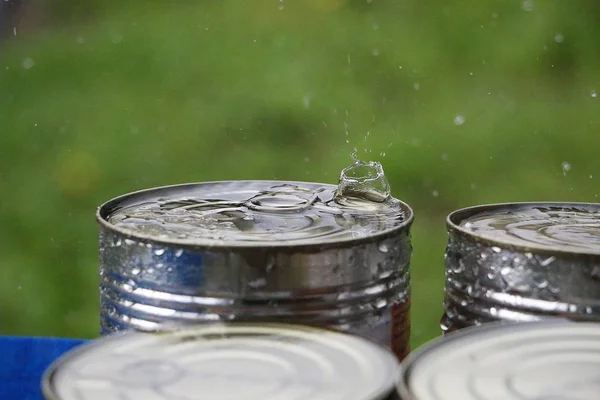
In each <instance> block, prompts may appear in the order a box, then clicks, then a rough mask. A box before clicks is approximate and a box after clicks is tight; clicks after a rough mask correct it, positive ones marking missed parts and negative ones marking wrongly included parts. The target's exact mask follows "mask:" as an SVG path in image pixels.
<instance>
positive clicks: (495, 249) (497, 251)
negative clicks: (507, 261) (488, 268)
mask: <svg viewBox="0 0 600 400" xmlns="http://www.w3.org/2000/svg"><path fill="white" fill-rule="evenodd" d="M492 251H493V252H494V253H500V252H501V251H502V249H501V248H500V247H497V246H492Z"/></svg>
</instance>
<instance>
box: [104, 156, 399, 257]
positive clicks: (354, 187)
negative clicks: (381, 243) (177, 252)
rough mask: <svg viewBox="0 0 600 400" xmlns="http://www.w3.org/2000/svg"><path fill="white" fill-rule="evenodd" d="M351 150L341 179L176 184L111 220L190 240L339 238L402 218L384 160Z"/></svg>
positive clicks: (125, 226) (368, 232)
mask: <svg viewBox="0 0 600 400" xmlns="http://www.w3.org/2000/svg"><path fill="white" fill-rule="evenodd" d="M354 157H355V158H356V160H357V161H356V162H355V164H354V165H353V166H351V167H348V168H346V169H345V171H346V172H343V173H342V176H343V179H341V181H342V183H343V184H342V185H341V187H340V186H338V187H336V186H334V185H322V184H316V183H315V184H304V183H303V184H297V183H292V182H289V183H288V182H285V183H284V182H279V183H277V182H271V181H253V182H240V183H228V182H223V183H218V184H212V185H208V184H207V185H198V187H197V188H193V190H190V191H189V193H187V196H185V197H184V196H182V194H181V193H178V192H176V193H177V194H176V195H175V197H170V196H165V197H164V198H155V199H146V200H144V201H145V202H143V203H138V204H134V205H132V206H128V207H125V208H121V209H117V210H116V211H115V212H114V213H113V214H111V215H110V216H109V217H108V222H109V223H111V224H113V225H116V226H118V227H120V228H122V229H125V230H127V231H130V232H134V233H139V234H143V235H145V236H152V237H155V238H158V239H164V240H173V239H176V240H179V241H186V242H193V243H197V242H199V241H201V242H205V241H211V242H212V241H218V242H221V241H236V242H273V241H277V242H287V243H291V242H294V241H302V242H304V241H306V240H321V241H322V240H327V239H332V240H341V239H344V238H348V237H364V236H368V235H371V234H374V233H377V232H379V231H381V230H387V229H390V228H392V227H394V226H397V225H398V224H399V223H401V222H403V221H404V219H405V217H406V214H405V213H404V210H403V208H402V207H401V206H400V205H399V202H398V201H392V200H391V199H390V200H389V201H386V200H388V198H389V196H390V195H389V185H388V184H387V181H386V180H385V177H383V169H382V168H381V165H379V163H362V162H361V161H358V158H357V156H356V154H354ZM377 166H378V167H377ZM356 168H359V169H360V168H362V169H363V170H364V171H366V174H367V175H366V177H363V176H362V175H361V173H359V172H358V171H356V170H355V169H356ZM369 176H370V177H369ZM338 192H339V193H338ZM162 251H163V249H157V252H155V254H156V255H157V256H161V255H162V254H159V253H161V252H162Z"/></svg>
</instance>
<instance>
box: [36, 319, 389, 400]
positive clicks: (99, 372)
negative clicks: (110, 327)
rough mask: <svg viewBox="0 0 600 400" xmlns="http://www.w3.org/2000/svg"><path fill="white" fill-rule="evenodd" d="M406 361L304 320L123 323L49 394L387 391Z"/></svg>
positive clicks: (159, 398) (79, 399)
mask: <svg viewBox="0 0 600 400" xmlns="http://www.w3.org/2000/svg"><path fill="white" fill-rule="evenodd" d="M398 368H399V364H398V361H397V360H396V357H395V356H394V355H393V354H392V353H391V352H390V351H389V350H386V349H385V348H383V347H381V346H379V345H377V344H375V343H372V342H371V341H369V340H366V339H364V338H361V337H358V336H354V335H348V334H344V333H340V332H334V331H331V330H324V329H318V328H313V327H307V326H299V325H283V324H264V325H263V324H246V323H226V324H222V323H212V324H196V325H193V326H182V327H178V328H174V329H167V330H161V329H159V330H158V331H156V332H140V331H126V332H118V333H114V334H112V335H109V336H105V337H103V338H101V339H97V340H95V341H92V342H91V343H89V344H85V345H83V346H80V347H78V348H76V349H74V350H72V351H71V352H69V353H67V354H65V355H64V356H62V357H61V358H59V359H58V360H57V361H55V362H54V364H52V365H51V366H50V367H49V368H48V369H47V370H46V372H45V373H44V376H43V382H42V389H43V393H44V396H45V398H46V400H105V399H116V398H118V399H148V400H175V399H192V398H194V399H199V398H201V399H215V400H217V399H246V400H253V399H256V400H263V399H273V400H276V399H282V400H284V399H285V400H288V399H296V400H303V399H307V400H308V399H320V400H382V399H387V398H388V396H389V395H390V394H391V393H394V392H395V390H394V386H395V382H396V378H397V376H398Z"/></svg>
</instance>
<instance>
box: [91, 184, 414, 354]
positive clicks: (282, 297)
mask: <svg viewBox="0 0 600 400" xmlns="http://www.w3.org/2000/svg"><path fill="white" fill-rule="evenodd" d="M243 183H244V182H242V184H243ZM268 183H272V182H268ZM220 184H226V185H234V184H237V182H235V181H234V182H223V183H221V182H217V183H201V184H191V185H180V186H174V187H166V188H159V189H152V190H147V191H142V192H137V193H132V194H129V195H125V196H122V197H119V198H116V199H114V200H111V201H109V202H107V203H106V204H104V205H103V206H101V207H100V208H99V210H98V215H97V218H98V221H99V224H100V243H99V244H100V277H101V285H100V291H101V308H102V309H101V327H102V333H103V334H107V333H110V332H114V331H118V330H122V329H127V328H137V329H153V328H155V327H157V326H158V324H160V323H163V322H167V321H181V322H210V321H232V320H242V321H261V322H268V321H271V322H294V323H305V324H315V325H322V326H327V327H331V328H334V329H339V330H343V331H349V332H353V333H358V334H361V335H363V336H366V337H369V338H371V339H373V340H375V341H377V342H379V343H381V344H383V345H386V346H387V347H390V343H391V342H393V341H394V337H393V336H394V332H395V335H396V336H397V337H396V338H395V340H396V343H397V344H396V349H395V352H396V354H398V355H399V357H400V358H402V357H404V355H405V354H406V353H407V352H408V328H409V326H408V323H409V322H408V321H409V319H408V304H409V296H410V272H409V261H410V255H411V250H412V247H411V243H410V235H409V228H410V225H411V223H412V220H413V216H412V210H410V208H409V207H408V206H407V205H405V204H404V203H401V206H402V210H403V212H405V213H406V219H405V221H404V222H403V223H401V224H399V225H398V226H397V227H395V228H393V229H388V230H386V231H383V232H379V233H376V234H373V235H370V236H365V237H359V238H355V239H345V240H340V241H326V240H323V241H321V240H314V241H312V242H308V241H307V242H306V243H301V244H293V245H287V244H285V243H278V242H272V243H271V244H269V245H265V244H259V245H253V244H252V243H248V242H243V243H238V242H226V243H222V244H220V245H212V244H211V245H203V244H201V243H200V244H190V243H171V242H170V241H168V240H155V239H153V238H152V237H145V236H143V235H139V234H132V233H131V232H128V231H126V230H123V229H119V228H117V227H115V226H114V225H112V224H110V223H108V222H107V218H108V217H109V216H110V215H111V213H112V212H114V210H116V209H118V208H119V207H122V206H123V205H126V204H131V203H135V202H138V201H149V200H151V199H154V198H156V197H157V196H161V197H168V196H169V195H170V194H171V193H177V195H184V194H186V193H188V192H190V191H195V190H196V191H197V190H198V189H199V188H203V187H207V188H209V189H210V185H220ZM299 184H303V183H299ZM307 185H313V184H307ZM319 185H320V186H325V187H331V188H335V186H332V185H321V184H319ZM394 307H395V308H394ZM394 309H395V310H403V312H402V313H399V312H396V313H395V317H393V316H392V315H393V314H394V312H393V311H394ZM399 338H400V341H399Z"/></svg>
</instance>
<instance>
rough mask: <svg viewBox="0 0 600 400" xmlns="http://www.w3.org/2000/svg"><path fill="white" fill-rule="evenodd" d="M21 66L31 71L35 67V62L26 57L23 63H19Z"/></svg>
mask: <svg viewBox="0 0 600 400" xmlns="http://www.w3.org/2000/svg"><path fill="white" fill-rule="evenodd" d="M21 65H22V66H23V68H25V69H31V68H33V66H34V65H35V61H33V58H31V57H27V58H25V59H24V60H23V62H22V63H21Z"/></svg>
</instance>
